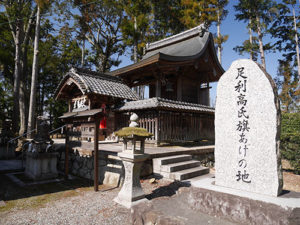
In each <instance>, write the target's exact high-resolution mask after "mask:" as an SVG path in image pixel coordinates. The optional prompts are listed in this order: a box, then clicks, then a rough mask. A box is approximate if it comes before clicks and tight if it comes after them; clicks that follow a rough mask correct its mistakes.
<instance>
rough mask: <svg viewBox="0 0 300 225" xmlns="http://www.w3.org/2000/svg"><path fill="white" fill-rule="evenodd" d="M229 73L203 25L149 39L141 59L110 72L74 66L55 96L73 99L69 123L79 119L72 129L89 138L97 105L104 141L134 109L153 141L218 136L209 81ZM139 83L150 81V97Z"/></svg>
mask: <svg viewBox="0 0 300 225" xmlns="http://www.w3.org/2000/svg"><path fill="white" fill-rule="evenodd" d="M223 72H224V70H223V68H222V67H221V65H220V64H219V61H218V59H217V56H216V52H215V46H214V42H213V36H212V34H211V33H210V32H208V31H207V30H205V29H204V28H203V26H198V27H195V28H193V29H190V30H188V31H185V32H182V33H180V34H177V35H174V36H171V37H169V38H166V39H163V40H160V41H157V42H154V43H150V44H147V46H146V48H145V54H144V56H143V58H142V60H141V61H139V62H138V63H135V64H132V65H129V66H126V67H123V68H121V69H118V70H115V71H112V72H110V73H107V74H100V73H96V72H93V71H90V70H85V69H79V68H77V69H75V68H72V69H71V70H70V71H69V72H68V73H67V74H66V75H65V76H64V78H63V79H62V80H61V82H60V84H59V86H58V88H57V90H56V92H55V98H56V99H61V100H65V101H68V104H69V110H68V112H66V113H65V114H64V115H63V116H62V118H63V119H64V120H65V121H66V122H67V121H69V123H71V122H70V121H73V119H75V118H76V120H74V121H75V122H74V123H73V125H72V129H73V131H77V132H79V133H80V134H81V138H83V139H89V138H90V137H91V133H90V132H92V130H93V127H94V125H93V126H89V125H87V124H88V122H89V120H90V118H91V117H89V116H88V115H89V112H92V110H94V112H96V111H95V110H97V109H98V110H100V111H101V112H100V111H97V113H98V112H99V113H98V114H97V115H98V116H99V121H100V122H99V123H100V125H99V128H100V130H99V140H104V139H110V138H112V136H113V132H114V131H116V130H118V129H120V128H122V127H126V126H128V125H129V117H130V114H131V112H135V113H136V114H137V115H138V116H139V118H140V119H139V124H140V127H143V128H146V129H147V130H148V131H149V132H151V133H153V134H154V136H153V137H152V138H151V139H148V140H147V141H148V142H153V143H156V144H160V143H164V142H185V141H197V140H200V139H214V108H212V107H210V106H209V103H210V99H209V83H210V82H216V81H218V80H219V78H220V77H221V75H222V74H223ZM138 86H148V89H149V98H147V99H139V98H138V96H137V95H136V94H135V92H134V91H133V88H134V87H138ZM92 114H93V113H92ZM80 115H81V116H80ZM93 115H94V114H93ZM100 117H101V118H100ZM72 118H73V119H72ZM81 118H82V119H81ZM93 118H94V117H93ZM93 120H95V118H94V119H93Z"/></svg>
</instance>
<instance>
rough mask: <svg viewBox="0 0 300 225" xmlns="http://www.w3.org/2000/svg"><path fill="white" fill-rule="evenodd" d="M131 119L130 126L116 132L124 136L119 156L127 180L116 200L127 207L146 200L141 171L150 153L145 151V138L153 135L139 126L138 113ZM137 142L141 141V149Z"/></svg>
mask: <svg viewBox="0 0 300 225" xmlns="http://www.w3.org/2000/svg"><path fill="white" fill-rule="evenodd" d="M130 120H131V123H130V126H129V127H125V128H123V129H121V130H119V131H117V132H116V135H117V136H120V137H123V151H122V152H120V153H118V156H119V157H120V158H121V160H122V162H123V164H124V168H125V180H124V184H123V186H122V188H121V191H120V192H119V194H118V196H117V197H116V198H115V199H114V201H115V202H117V203H119V204H121V205H123V206H125V207H127V208H131V207H132V206H133V205H135V204H137V203H138V202H140V201H143V200H145V198H144V197H145V193H144V191H143V189H142V187H141V183H140V171H141V166H142V164H143V162H144V161H145V160H146V159H147V158H148V155H147V154H145V153H144V147H145V139H146V138H148V137H151V136H152V134H150V133H148V132H147V130H146V129H143V128H139V127H137V126H138V123H137V121H138V116H137V115H136V114H133V115H132V116H131V117H130ZM128 142H131V145H132V148H131V149H127V145H128ZM137 142H140V148H139V149H138V145H137Z"/></svg>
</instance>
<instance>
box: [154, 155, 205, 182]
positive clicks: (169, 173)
mask: <svg viewBox="0 0 300 225" xmlns="http://www.w3.org/2000/svg"><path fill="white" fill-rule="evenodd" d="M153 173H154V174H155V175H159V176H162V177H163V178H166V179H170V180H179V181H181V180H187V179H191V178H194V177H198V176H201V175H205V174H208V173H209V168H208V167H203V166H201V165H200V162H199V161H197V160H193V159H192V156H191V155H176V156H168V157H161V158H154V159H153Z"/></svg>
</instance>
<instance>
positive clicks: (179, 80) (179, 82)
mask: <svg viewBox="0 0 300 225" xmlns="http://www.w3.org/2000/svg"><path fill="white" fill-rule="evenodd" d="M177 101H182V77H181V76H179V77H178V78H177Z"/></svg>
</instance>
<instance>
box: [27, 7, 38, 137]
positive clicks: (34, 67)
mask: <svg viewBox="0 0 300 225" xmlns="http://www.w3.org/2000/svg"><path fill="white" fill-rule="evenodd" d="M39 39H40V7H38V10H37V15H36V26H35V37H34V52H33V63H32V77H31V90H30V103H29V116H28V131H29V132H31V130H33V129H34V127H35V126H34V125H35V119H34V118H35V106H36V85H37V76H38V53H39ZM28 137H29V138H32V137H33V133H29V134H28Z"/></svg>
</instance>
